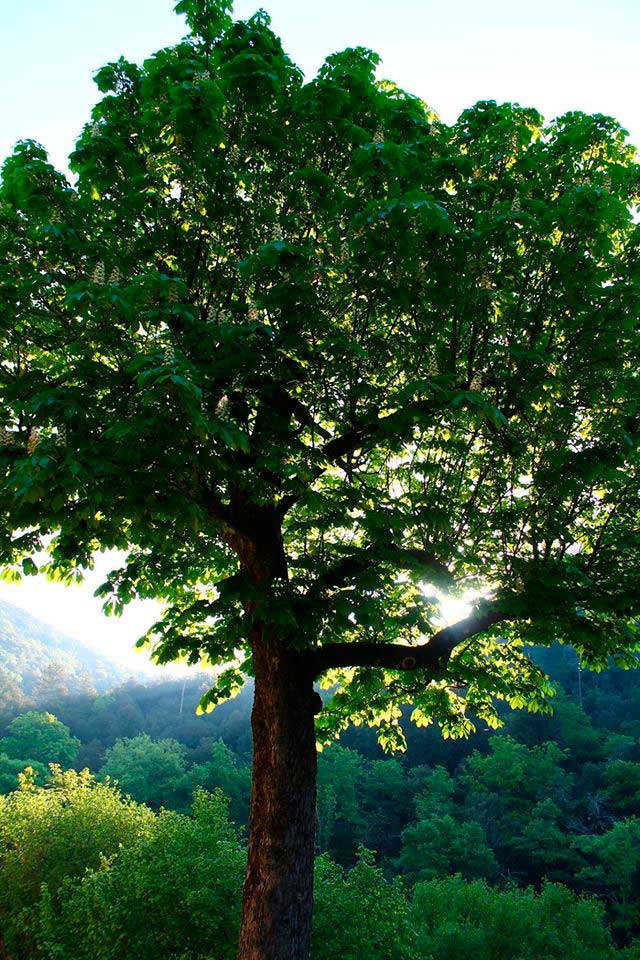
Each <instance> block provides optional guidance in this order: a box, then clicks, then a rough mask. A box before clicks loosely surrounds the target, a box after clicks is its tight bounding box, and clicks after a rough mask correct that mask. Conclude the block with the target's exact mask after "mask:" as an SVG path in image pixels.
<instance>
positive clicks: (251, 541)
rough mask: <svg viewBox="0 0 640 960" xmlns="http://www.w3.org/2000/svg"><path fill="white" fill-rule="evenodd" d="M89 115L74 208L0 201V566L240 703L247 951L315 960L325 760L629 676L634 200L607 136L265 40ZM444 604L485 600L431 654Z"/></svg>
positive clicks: (203, 4) (112, 74) (238, 25)
mask: <svg viewBox="0 0 640 960" xmlns="http://www.w3.org/2000/svg"><path fill="white" fill-rule="evenodd" d="M176 9H177V10H178V11H179V12H182V13H186V14H187V19H188V22H189V26H190V29H191V33H190V35H189V36H188V37H187V38H186V39H185V40H184V41H183V42H182V43H179V44H178V45H177V46H175V47H173V48H170V49H165V50H161V51H159V52H158V53H156V54H155V55H154V56H153V57H151V58H150V59H149V60H147V61H146V62H145V63H144V64H143V65H142V66H136V65H134V64H132V63H128V62H125V61H124V60H120V61H118V62H116V63H112V64H109V65H108V66H106V67H104V68H103V69H101V70H100V71H99V72H98V74H97V76H96V81H97V84H98V86H99V89H100V91H101V92H102V93H103V94H104V96H103V98H102V99H101V101H100V102H99V103H98V105H97V106H96V107H95V109H94V111H93V115H92V120H91V122H90V123H89V124H88V125H87V126H86V127H85V129H84V131H83V132H82V134H81V136H80V138H79V140H78V143H77V146H76V149H75V152H74V153H73V154H72V157H71V160H70V166H71V169H72V171H73V173H74V179H73V182H69V181H68V180H66V179H65V177H64V176H62V175H61V174H60V173H58V172H56V171H55V170H54V169H53V168H52V167H51V166H50V165H49V164H48V162H47V158H46V154H45V152H44V150H43V149H42V148H41V147H40V146H38V145H36V144H35V143H32V142H25V143H21V144H19V145H18V146H17V147H16V149H15V152H14V154H13V155H12V156H11V157H10V158H9V159H8V160H7V161H6V163H5V165H4V169H3V179H2V187H1V194H0V204H1V207H0V224H1V227H0V230H1V232H0V283H1V287H2V297H1V298H0V318H1V319H0V322H1V325H2V346H1V350H2V367H1V377H0V393H1V398H2V417H3V420H4V424H3V427H4V432H3V433H2V435H1V438H2V447H1V451H0V458H1V460H0V462H1V464H2V475H1V476H2V479H1V481H0V509H1V517H2V519H1V521H0V522H1V529H0V549H1V551H2V560H3V561H4V563H5V564H6V565H7V568H8V569H18V570H20V565H21V566H22V570H23V571H24V572H25V573H32V572H34V571H35V569H36V563H37V551H38V550H40V548H41V546H42V545H43V543H45V544H47V546H48V550H49V556H50V560H49V561H48V570H49V572H50V573H52V574H54V575H58V576H70V577H71V576H74V575H76V574H77V572H78V571H80V570H82V568H84V567H86V566H88V565H90V564H91V558H92V556H93V555H94V553H95V551H96V550H99V549H105V548H119V549H120V550H122V551H124V552H125V559H124V561H123V562H122V564H121V566H120V567H119V568H118V569H117V570H114V571H113V572H112V573H111V574H110V576H109V577H108V579H107V582H106V583H105V584H104V587H103V588H102V590H101V593H102V595H103V597H104V599H105V603H106V606H107V608H108V609H111V610H115V611H118V610H120V609H121V608H122V606H123V605H124V604H126V603H127V602H128V601H130V600H131V599H132V598H134V597H157V598H160V599H161V600H163V601H164V603H165V604H166V608H165V615H164V617H163V619H162V620H161V622H159V623H158V624H157V625H156V627H155V628H154V630H153V631H152V632H151V634H150V636H149V638H148V642H150V643H151V645H152V647H153V649H154V652H155V656H156V658H157V659H158V661H160V662H165V661H169V660H172V659H175V658H177V657H186V658H187V659H188V660H190V661H198V660H205V661H208V662H210V663H212V664H218V665H220V664H224V665H226V669H225V670H224V671H223V672H222V673H221V675H220V678H219V683H218V686H217V689H216V690H214V691H212V693H211V695H210V697H208V698H207V699H206V703H205V706H207V705H211V704H213V703H214V702H215V701H216V698H220V697H222V696H228V695H230V694H232V693H233V692H234V691H235V690H237V689H238V687H239V685H240V684H241V682H242V678H243V676H245V675H246V674H252V675H253V677H254V678H255V703H254V708H253V721H252V722H253V737H254V772H253V790H252V814H251V836H250V844H249V860H248V871H247V879H246V884H245V892H244V911H243V922H242V929H241V935H240V956H241V957H243V958H244V960H250V958H251V960H258V958H267V957H269V958H271V960H276V958H285V957H286V958H287V960H295V958H302V957H305V956H306V955H307V950H308V941H309V930H310V916H311V902H312V866H313V849H314V829H315V771H316V747H315V743H316V726H315V715H316V714H317V713H318V712H319V711H320V708H321V702H320V698H319V696H318V695H317V694H316V693H315V692H314V682H315V681H317V680H321V681H322V682H324V683H325V684H326V685H327V686H330V687H331V688H332V689H333V696H332V698H331V700H330V702H329V703H328V704H326V705H325V707H324V709H323V710H322V713H321V716H320V719H319V723H318V728H319V731H320V734H321V736H329V735H330V734H331V733H333V732H336V731H337V730H339V729H341V728H342V727H344V726H345V725H346V724H347V723H348V722H349V720H356V721H359V722H367V723H372V724H378V725H379V727H380V735H381V738H382V740H383V742H385V743H386V744H387V745H389V746H394V745H401V744H402V732H401V729H400V726H399V718H400V711H399V706H398V705H399V704H400V703H402V702H406V701H410V702H412V703H413V705H414V710H413V719H414V720H415V721H416V722H417V723H419V724H425V723H428V722H430V720H431V718H432V717H438V718H439V720H440V722H441V724H442V726H443V729H444V732H445V733H447V734H448V733H456V732H458V733H460V732H466V731H469V730H471V729H472V720H471V718H470V714H471V715H474V716H475V717H479V718H481V719H482V721H483V722H490V723H493V722H496V713H495V707H494V698H495V697H499V698H503V699H506V700H507V701H508V702H509V703H510V704H512V705H513V706H523V705H529V706H530V707H539V706H540V705H541V704H543V702H544V700H545V696H546V694H547V692H548V691H547V686H546V684H545V680H544V678H543V676H542V674H541V673H540V671H539V670H538V669H536V668H535V667H534V666H533V665H532V664H531V663H530V661H529V660H528V659H527V657H526V655H525V652H524V650H523V646H522V644H523V641H524V640H525V639H531V640H533V639H535V640H537V641H540V640H542V641H543V642H548V641H550V640H551V639H552V638H558V639H560V640H571V642H572V643H573V644H574V645H575V647H576V649H577V650H578V652H579V654H580V656H581V658H582V660H583V662H584V663H587V664H590V665H601V664H604V663H606V662H607V659H608V658H609V657H611V656H613V657H615V658H617V660H618V661H619V662H622V663H630V662H632V661H633V651H634V650H635V648H636V643H637V633H636V630H635V626H634V624H635V619H634V618H636V617H637V616H638V614H640V598H639V596H638V589H637V583H638V574H639V572H640V569H639V568H640V563H639V546H640V536H639V529H638V502H637V492H638V477H637V472H638V435H639V426H640V422H639V420H638V414H639V403H638V399H639V397H638V395H639V390H638V387H639V383H638V352H639V350H638V348H639V340H638V333H637V325H638V314H639V306H640V287H639V280H640V226H638V225H637V223H636V222H635V221H634V218H633V216H632V212H631V210H630V207H631V205H632V203H633V202H634V201H635V199H636V197H637V194H638V185H639V179H640V178H639V170H638V166H637V165H636V163H635V160H634V153H633V150H632V148H630V147H629V145H628V144H627V142H626V139H625V133H624V131H623V130H621V129H620V127H619V125H618V124H617V123H616V122H614V121H613V120H611V119H610V118H608V117H605V116H601V115H596V116H586V115H584V114H581V113H570V114H567V115H566V116H564V117H562V118H560V119H559V120H557V121H555V122H553V123H551V124H548V125H546V126H545V125H544V123H543V121H542V118H541V117H540V115H539V114H538V113H537V112H536V111H535V110H531V109H523V108H521V107H519V106H516V105H511V104H506V105H501V106H499V105H496V104H495V103H493V102H482V103H479V104H477V105H476V106H475V107H473V108H472V109H470V110H466V111H465V112H464V113H463V114H462V115H461V117H460V119H459V120H458V121H457V122H456V123H454V124H453V125H451V126H448V125H445V124H443V123H440V122H439V121H438V119H437V118H436V116H435V115H434V114H433V113H432V112H431V111H430V110H429V108H428V107H427V106H426V105H425V104H424V103H423V102H422V101H421V100H419V99H418V98H416V97H414V96H410V95H409V94H407V93H404V92H403V91H402V90H400V89H398V87H396V86H395V85H394V84H393V83H390V82H386V81H385V82H380V81H379V80H377V79H376V68H377V66H378V58H377V57H376V56H375V54H373V53H371V52H370V51H368V50H365V49H362V48H355V49H348V50H345V51H343V52H342V53H338V54H334V55H332V56H330V57H328V59H327V60H326V61H325V63H324V64H323V66H322V67H321V68H320V70H319V72H318V75H317V76H316V77H315V78H313V79H311V80H310V81H308V82H304V81H303V77H302V74H301V72H300V70H299V69H298V68H297V67H296V66H294V64H293V63H292V62H291V61H290V60H289V59H288V57H287V56H286V55H285V54H284V52H283V50H282V47H281V44H280V42H279V40H278V39H277V38H276V37H275V36H274V34H273V33H272V32H271V30H270V29H269V21H268V18H267V17H266V15H265V14H263V13H258V14H256V15H255V16H254V17H252V18H251V19H249V20H248V21H245V22H233V21H232V20H231V18H230V16H229V14H228V9H227V4H226V3H225V2H224V0H181V2H180V3H178V5H177V8H176ZM436 590H447V591H450V592H452V593H458V594H463V593H465V592H466V593H467V594H468V595H472V596H473V597H475V600H474V606H473V609H472V612H471V613H470V614H469V615H468V616H466V617H464V618H463V619H462V620H460V621H459V622H457V623H454V624H451V625H448V626H445V627H443V625H442V621H441V619H440V616H439V615H440V610H439V603H438V599H437V596H438V595H437V594H436V592H435V591H436Z"/></svg>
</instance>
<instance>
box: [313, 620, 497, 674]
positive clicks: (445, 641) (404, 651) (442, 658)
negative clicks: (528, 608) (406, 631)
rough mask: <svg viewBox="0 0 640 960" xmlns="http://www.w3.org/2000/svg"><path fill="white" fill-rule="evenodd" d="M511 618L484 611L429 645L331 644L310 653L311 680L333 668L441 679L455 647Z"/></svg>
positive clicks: (439, 636)
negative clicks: (415, 673) (422, 673)
mask: <svg viewBox="0 0 640 960" xmlns="http://www.w3.org/2000/svg"><path fill="white" fill-rule="evenodd" d="M510 619H513V618H512V616H511V615H510V614H508V613H505V612H503V611H499V610H485V611H484V612H481V613H475V614H472V615H471V616H470V617H466V618H465V619H464V620H459V621H458V623H454V624H453V625H452V626H450V627H445V628H444V629H443V630H440V631H439V632H438V633H436V634H434V636H433V637H431V639H430V640H429V642H428V643H425V644H423V645H421V646H418V647H411V646H409V645H408V644H404V643H330V644H327V645H326V646H324V647H319V648H318V649H317V650H314V651H312V652H311V653H310V654H309V658H310V661H311V666H312V670H313V675H314V677H317V676H319V675H320V674H321V673H324V672H325V670H331V669H333V668H334V667H382V668H384V669H387V670H428V671H429V672H430V673H431V674H432V676H433V677H437V676H441V675H442V673H443V672H444V670H445V669H446V666H447V664H448V662H449V659H450V657H451V654H452V653H453V651H454V650H455V648H456V647H457V646H458V645H459V644H461V643H463V642H464V641H465V640H468V639H469V638H470V637H474V636H475V635H476V634H479V633H483V632H484V631H485V630H488V629H489V627H492V626H493V625H494V624H496V623H500V622H502V621H505V620H510Z"/></svg>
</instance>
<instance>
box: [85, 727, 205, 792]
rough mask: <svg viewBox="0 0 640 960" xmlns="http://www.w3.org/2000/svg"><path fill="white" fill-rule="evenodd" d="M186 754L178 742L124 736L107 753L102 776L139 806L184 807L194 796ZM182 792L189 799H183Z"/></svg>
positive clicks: (147, 737) (145, 736) (101, 771)
mask: <svg viewBox="0 0 640 960" xmlns="http://www.w3.org/2000/svg"><path fill="white" fill-rule="evenodd" d="M185 753H186V751H185V748H184V747H183V746H182V744H180V743H178V742H177V741H176V740H152V739H151V737H150V736H149V734H147V733H141V734H139V735H138V736H137V737H131V738H128V737H123V738H122V739H120V740H116V742H115V743H114V745H113V746H112V747H109V749H108V750H107V752H106V754H105V758H104V764H103V766H102V769H101V770H100V774H101V776H107V777H110V778H111V779H112V780H115V781H117V783H118V786H119V787H120V789H121V790H123V791H124V792H125V793H128V794H130V795H131V796H132V797H133V799H134V800H137V801H138V803H148V804H149V806H150V807H156V808H157V807H159V806H161V805H165V804H166V805H167V806H172V807H175V806H181V805H183V804H182V802H181V801H184V800H185V799H187V798H188V796H189V793H190V791H189V788H188V784H187V783H186V773H187V769H186V764H185ZM181 792H182V793H184V794H185V795H186V796H185V797H179V796H178V795H179V794H180V793H181Z"/></svg>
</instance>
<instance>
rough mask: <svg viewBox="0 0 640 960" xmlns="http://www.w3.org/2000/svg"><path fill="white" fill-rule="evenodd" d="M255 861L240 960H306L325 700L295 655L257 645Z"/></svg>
mask: <svg viewBox="0 0 640 960" xmlns="http://www.w3.org/2000/svg"><path fill="white" fill-rule="evenodd" d="M253 666H254V675H255V693H254V703H253V711H252V714H251V725H252V729H253V783H252V789H251V820H250V832H249V860H248V865H247V876H246V880H245V885H244V895H243V902H242V923H241V927H240V947H239V952H238V958H239V960H307V957H308V955H309V940H310V935H311V912H312V908H313V856H314V839H315V817H316V767H317V760H316V745H315V729H314V715H315V712H316V710H317V704H318V701H319V697H318V695H317V694H316V693H314V690H313V681H312V677H311V675H310V674H308V673H306V672H304V671H301V669H300V663H299V660H298V659H297V658H296V656H295V654H294V653H291V652H286V651H285V650H284V649H283V647H282V646H281V645H279V644H277V643H275V642H271V641H265V640H260V641H259V642H257V643H254V645H253Z"/></svg>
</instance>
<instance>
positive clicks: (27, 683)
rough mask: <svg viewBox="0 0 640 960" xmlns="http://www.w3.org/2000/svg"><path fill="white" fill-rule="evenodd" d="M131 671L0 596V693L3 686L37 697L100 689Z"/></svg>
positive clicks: (122, 679) (116, 681)
mask: <svg viewBox="0 0 640 960" xmlns="http://www.w3.org/2000/svg"><path fill="white" fill-rule="evenodd" d="M130 676H131V671H130V670H127V669H126V668H124V667H122V666H121V665H120V664H118V663H115V662H114V661H112V660H110V659H109V658H108V657H104V656H101V655H100V654H99V653H96V652H95V651H94V650H92V649H91V648H90V647H88V646H86V645H85V644H83V643H81V642H80V641H79V640H75V639H73V638H72V637H68V636H65V634H63V633H59V632H58V631H57V630H55V629H54V628H53V627H50V626H48V625H47V624H45V623H42V621H41V620H37V619H36V618H35V617H32V616H31V615H30V614H29V613H27V612H26V610H22V609H20V607H14V606H13V604H10V603H5V602H4V601H2V600H0V699H2V698H3V697H2V688H3V686H4V687H6V688H12V689H13V690H14V691H15V688H17V689H18V690H19V691H20V692H21V693H22V694H23V695H24V696H25V697H27V698H28V699H30V700H33V701H35V702H37V701H38V700H40V699H47V695H48V697H49V698H50V695H51V693H52V692H53V693H56V694H58V695H59V696H65V695H68V694H74V693H81V692H89V691H91V690H95V691H97V692H103V691H106V690H109V689H111V688H112V687H114V686H116V685H117V684H119V683H122V682H123V681H124V680H126V679H127V678H128V677H130Z"/></svg>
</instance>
